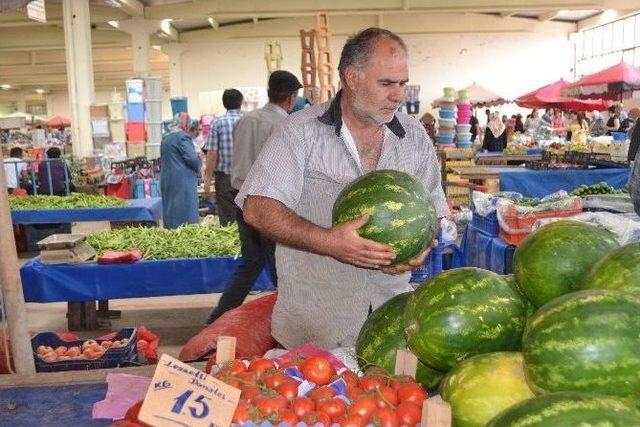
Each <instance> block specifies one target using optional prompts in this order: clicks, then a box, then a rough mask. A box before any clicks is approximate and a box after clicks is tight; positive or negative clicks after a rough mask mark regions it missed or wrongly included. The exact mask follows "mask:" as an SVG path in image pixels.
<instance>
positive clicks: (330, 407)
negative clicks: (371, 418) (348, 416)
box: [318, 397, 349, 420]
mask: <svg viewBox="0 0 640 427" xmlns="http://www.w3.org/2000/svg"><path fill="white" fill-rule="evenodd" d="M347 409H349V407H348V406H347V404H346V403H345V401H344V400H342V399H340V398H339V397H334V398H333V399H327V400H325V401H323V402H322V403H320V404H319V405H318V411H320V412H324V413H325V414H327V415H329V418H331V419H332V420H335V419H337V418H339V417H340V416H342V415H343V414H345V413H346V412H347Z"/></svg>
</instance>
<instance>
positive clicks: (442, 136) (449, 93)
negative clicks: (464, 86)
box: [436, 87, 456, 147]
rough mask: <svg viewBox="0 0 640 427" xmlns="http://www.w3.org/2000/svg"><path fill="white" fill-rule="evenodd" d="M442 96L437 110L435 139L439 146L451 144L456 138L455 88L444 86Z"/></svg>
mask: <svg viewBox="0 0 640 427" xmlns="http://www.w3.org/2000/svg"><path fill="white" fill-rule="evenodd" d="M443 91H444V97H443V98H442V99H441V100H440V111H439V112H438V116H439V118H438V135H437V136H436V141H437V142H438V144H439V145H441V146H445V147H446V146H453V145H454V142H455V139H456V103H455V98H454V95H455V89H453V88H451V87H445V88H444V90H443Z"/></svg>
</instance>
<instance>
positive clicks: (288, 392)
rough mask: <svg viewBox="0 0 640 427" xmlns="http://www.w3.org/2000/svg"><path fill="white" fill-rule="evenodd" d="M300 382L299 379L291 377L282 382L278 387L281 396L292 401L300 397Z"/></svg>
mask: <svg viewBox="0 0 640 427" xmlns="http://www.w3.org/2000/svg"><path fill="white" fill-rule="evenodd" d="M298 384H299V383H298V381H296V380H292V379H290V380H288V381H285V382H283V383H282V384H280V385H279V386H278V387H277V388H276V391H277V392H278V394H279V395H280V396H282V397H284V398H285V399H287V400H288V401H292V400H293V399H295V398H296V397H298Z"/></svg>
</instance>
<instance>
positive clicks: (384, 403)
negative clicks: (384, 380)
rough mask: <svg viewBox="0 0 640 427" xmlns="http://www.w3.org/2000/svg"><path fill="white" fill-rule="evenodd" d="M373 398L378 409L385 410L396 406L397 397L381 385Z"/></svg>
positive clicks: (393, 392)
mask: <svg viewBox="0 0 640 427" xmlns="http://www.w3.org/2000/svg"><path fill="white" fill-rule="evenodd" d="M373 396H374V399H375V401H376V405H377V406H378V408H386V407H388V406H391V407H393V406H395V405H397V404H398V395H397V394H396V391H395V390H394V389H392V388H391V387H387V386H384V385H383V386H381V387H380V388H378V390H376V392H375V394H374V395H373Z"/></svg>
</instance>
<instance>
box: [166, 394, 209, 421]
mask: <svg viewBox="0 0 640 427" xmlns="http://www.w3.org/2000/svg"><path fill="white" fill-rule="evenodd" d="M192 394H193V390H187V391H185V392H184V393H182V394H181V395H180V396H178V397H176V398H175V399H174V400H175V401H176V403H175V404H174V405H173V408H171V412H173V413H175V414H180V413H182V408H183V407H184V405H185V403H186V402H187V400H188V399H189V397H191V395H192ZM194 403H196V404H198V405H199V408H198V407H194V406H188V409H189V412H190V413H191V416H192V417H194V418H204V417H206V416H207V415H209V405H207V403H206V402H205V401H204V396H203V395H200V396H198V397H196V399H195V400H194Z"/></svg>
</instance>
